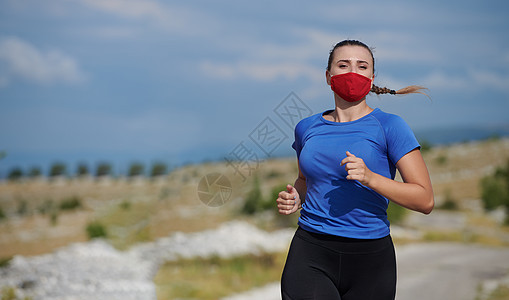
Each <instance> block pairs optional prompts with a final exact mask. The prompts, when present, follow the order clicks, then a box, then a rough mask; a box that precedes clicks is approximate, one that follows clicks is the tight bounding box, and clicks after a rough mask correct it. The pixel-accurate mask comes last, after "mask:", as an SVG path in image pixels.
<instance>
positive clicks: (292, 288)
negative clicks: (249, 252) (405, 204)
mask: <svg viewBox="0 0 509 300" xmlns="http://www.w3.org/2000/svg"><path fill="white" fill-rule="evenodd" d="M281 294H282V297H283V300H289V299H291V300H303V299H317V300H321V299H324V300H333V299H341V300H369V299H373V300H375V299H376V300H389V299H391V300H392V299H394V297H395V295H396V255H395V253H394V245H393V243H392V239H391V237H390V235H388V236H386V237H384V238H381V239H374V240H373V239H371V240H362V239H350V238H343V237H337V236H332V235H324V234H317V233H312V232H308V231H306V230H303V229H302V228H298V229H297V232H296V233H295V236H294V237H293V240H292V243H291V245H290V250H289V252H288V257H287V259H286V264H285V268H284V270H283V275H282V278H281Z"/></svg>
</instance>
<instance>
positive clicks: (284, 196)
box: [276, 161, 307, 215]
mask: <svg viewBox="0 0 509 300" xmlns="http://www.w3.org/2000/svg"><path fill="white" fill-rule="evenodd" d="M297 163H298V161H297ZM306 192H307V186H306V177H305V176H304V174H302V171H301V170H300V167H299V177H297V180H295V183H294V185H293V186H292V185H291V184H289V185H287V186H286V191H281V192H279V194H278V198H277V200H276V202H277V208H278V210H279V213H280V214H282V215H289V214H293V213H294V212H296V211H297V210H298V209H299V208H301V206H302V204H303V203H304V201H305V198H306Z"/></svg>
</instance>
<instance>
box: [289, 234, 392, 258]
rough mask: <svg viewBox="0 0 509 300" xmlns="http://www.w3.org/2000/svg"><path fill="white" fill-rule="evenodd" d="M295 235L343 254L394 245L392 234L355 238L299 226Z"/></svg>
mask: <svg viewBox="0 0 509 300" xmlns="http://www.w3.org/2000/svg"><path fill="white" fill-rule="evenodd" d="M295 236H297V237H299V238H301V239H303V240H306V241H308V242H310V243H313V244H316V245H319V246H322V247H325V248H327V249H329V250H331V251H334V252H338V253H343V254H372V253H376V252H379V251H382V250H384V249H386V248H387V247H394V245H393V243H392V238H391V236H390V235H387V236H385V237H383V238H379V239H354V238H347V237H341V236H335V235H330V234H321V233H315V232H310V231H307V230H305V229H302V228H301V227H299V228H297V231H296V232H295Z"/></svg>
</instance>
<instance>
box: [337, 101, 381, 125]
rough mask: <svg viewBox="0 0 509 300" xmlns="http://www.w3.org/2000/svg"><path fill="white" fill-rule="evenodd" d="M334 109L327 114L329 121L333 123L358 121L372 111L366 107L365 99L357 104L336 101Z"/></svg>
mask: <svg viewBox="0 0 509 300" xmlns="http://www.w3.org/2000/svg"><path fill="white" fill-rule="evenodd" d="M335 102H336V108H335V109H334V110H333V111H332V112H331V113H330V114H329V118H330V119H329V120H330V121H333V122H339V123H344V122H351V121H355V120H358V119H360V118H362V117H364V116H366V115H368V114H370V113H371V112H372V111H373V109H372V108H371V107H369V106H368V104H367V103H366V99H363V100H360V101H358V102H353V103H352V102H346V101H344V100H343V99H336V101H335Z"/></svg>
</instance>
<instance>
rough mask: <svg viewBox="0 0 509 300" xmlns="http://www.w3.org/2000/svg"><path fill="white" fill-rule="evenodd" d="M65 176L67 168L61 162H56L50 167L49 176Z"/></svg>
mask: <svg viewBox="0 0 509 300" xmlns="http://www.w3.org/2000/svg"><path fill="white" fill-rule="evenodd" d="M66 174H67V167H66V165H65V164H64V163H62V162H56V163H53V165H51V168H50V171H49V176H50V177H55V176H63V175H66Z"/></svg>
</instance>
